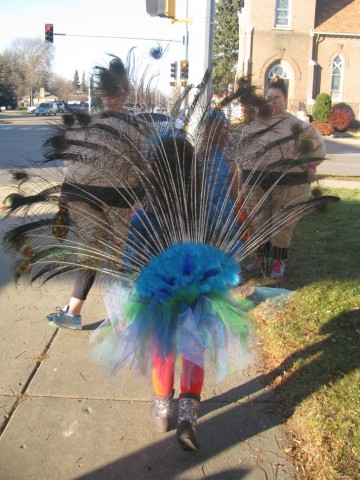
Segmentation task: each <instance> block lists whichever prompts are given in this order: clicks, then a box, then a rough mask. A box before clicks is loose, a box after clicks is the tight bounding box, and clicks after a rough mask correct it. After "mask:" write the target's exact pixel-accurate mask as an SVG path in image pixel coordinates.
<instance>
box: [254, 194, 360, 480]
mask: <svg viewBox="0 0 360 480" xmlns="http://www.w3.org/2000/svg"><path fill="white" fill-rule="evenodd" d="M325 193H331V194H335V195H338V196H339V197H340V198H341V201H340V202H339V203H337V204H335V205H333V206H332V208H331V209H330V210H329V211H328V212H327V213H323V214H319V213H312V214H310V215H308V216H305V217H304V218H303V219H302V220H301V222H300V223H299V225H298V226H297V228H296V231H295V234H294V236H293V240H292V244H291V247H290V250H289V260H288V262H287V274H286V277H285V279H284V280H283V281H282V282H281V283H280V284H279V286H280V287H282V288H287V289H290V290H294V291H296V295H294V296H293V297H292V299H291V300H290V301H289V303H288V304H287V305H286V306H285V307H284V308H283V309H282V310H281V311H280V312H279V313H278V314H277V315H275V317H273V318H268V317H260V316H259V317H258V319H257V322H258V334H259V336H260V338H261V339H262V340H263V343H264V345H265V347H264V357H265V362H266V369H267V373H268V374H269V381H270V382H272V384H273V385H274V387H276V388H277V390H278V392H279V394H280V396H281V399H282V401H281V402H280V403H279V409H280V410H281V413H282V415H283V418H284V419H286V426H287V428H288V430H289V431H290V432H291V434H292V438H293V449H292V459H293V462H294V464H295V466H296V470H297V472H298V473H297V476H298V478H299V479H314V480H332V479H348V480H355V479H360V474H359V472H360V440H359V438H360V436H359V432H360V421H359V418H360V190H351V189H327V191H326V192H325ZM252 283H256V284H261V285H272V286H274V283H272V282H270V281H269V280H268V279H267V278H265V277H263V278H257V279H255V280H252Z"/></svg>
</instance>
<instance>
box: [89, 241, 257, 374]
mask: <svg viewBox="0 0 360 480" xmlns="http://www.w3.org/2000/svg"><path fill="white" fill-rule="evenodd" d="M238 270H239V267H238V265H237V264H236V262H235V261H234V260H233V258H231V257H229V256H227V255H225V254H224V253H223V252H221V251H220V250H217V249H215V248H214V247H210V246H208V245H205V244H194V243H185V244H177V245H173V246H171V247H169V249H168V250H166V251H165V252H163V253H162V254H160V255H159V256H157V257H154V258H153V259H152V260H151V262H150V263H149V264H148V266H147V267H145V268H144V269H143V270H142V272H141V273H140V275H139V277H138V279H137V281H136V283H135V286H134V288H133V289H131V290H129V289H127V288H125V287H123V286H121V285H120V284H119V285H118V287H117V288H115V289H114V291H113V292H112V293H110V294H109V295H108V296H107V297H106V300H105V303H106V305H107V309H108V314H109V318H108V320H107V321H105V322H104V323H103V324H102V325H101V326H100V327H99V329H98V330H97V331H96V332H94V334H93V336H92V342H93V348H92V351H91V356H92V357H93V358H96V359H97V360H98V361H100V362H101V363H103V364H104V365H106V366H108V367H110V368H111V370H112V371H113V372H114V373H115V372H117V371H118V370H119V369H121V368H123V367H125V366H126V367H134V366H136V367H137V368H139V369H140V370H141V371H142V372H144V373H145V372H146V371H148V370H149V367H151V364H152V355H153V352H154V350H155V349H156V351H157V352H158V353H160V354H161V355H163V357H164V358H165V357H166V356H167V355H169V354H174V355H176V356H178V357H179V356H181V357H183V358H185V359H187V360H189V361H191V362H193V363H195V364H197V365H199V366H201V367H202V368H204V365H205V361H206V359H208V360H209V361H210V362H211V363H212V364H213V366H214V369H215V373H216V378H217V380H222V379H223V378H224V377H225V376H226V374H227V373H228V371H229V370H233V369H237V370H238V369H240V368H242V367H244V366H245V364H247V363H248V361H249V351H248V345H247V339H248V335H249V332H250V330H251V321H250V319H249V316H248V311H249V310H250V309H251V307H252V302H250V301H248V300H246V299H242V298H239V297H236V296H234V295H232V294H231V293H230V289H231V288H232V287H234V286H235V285H237V283H238V281H239V271H238Z"/></svg>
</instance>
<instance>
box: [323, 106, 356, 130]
mask: <svg viewBox="0 0 360 480" xmlns="http://www.w3.org/2000/svg"><path fill="white" fill-rule="evenodd" d="M351 121H352V117H351V112H350V111H349V110H345V109H342V108H336V107H334V108H333V109H332V110H331V112H330V115H329V118H328V122H329V123H330V125H331V126H332V127H333V128H334V129H335V130H337V131H338V132H346V130H348V128H349V127H350V124H351Z"/></svg>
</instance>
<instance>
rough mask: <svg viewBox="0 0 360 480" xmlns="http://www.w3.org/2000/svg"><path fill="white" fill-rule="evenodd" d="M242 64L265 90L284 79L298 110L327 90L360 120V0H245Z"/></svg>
mask: <svg viewBox="0 0 360 480" xmlns="http://www.w3.org/2000/svg"><path fill="white" fill-rule="evenodd" d="M237 67H238V70H237V75H242V74H250V75H252V82H253V83H254V84H256V85H257V86H259V87H260V88H261V89H264V88H265V86H266V84H267V83H268V81H269V79H271V78H273V77H274V76H275V75H279V76H280V77H282V78H284V79H285V81H286V82H287V84H288V91H289V100H288V110H289V111H291V112H292V113H294V114H298V115H299V116H303V115H304V113H305V112H307V113H311V111H312V106H313V104H314V100H315V98H316V95H317V94H318V93H321V92H326V93H329V94H330V96H331V98H332V102H333V105H335V104H336V103H340V102H344V103H346V104H348V105H349V106H351V108H352V109H353V111H354V114H355V118H356V119H359V120H360V87H359V82H360V0H301V1H300V0H244V7H243V8H242V9H241V11H240V12H239V59H238V66H237Z"/></svg>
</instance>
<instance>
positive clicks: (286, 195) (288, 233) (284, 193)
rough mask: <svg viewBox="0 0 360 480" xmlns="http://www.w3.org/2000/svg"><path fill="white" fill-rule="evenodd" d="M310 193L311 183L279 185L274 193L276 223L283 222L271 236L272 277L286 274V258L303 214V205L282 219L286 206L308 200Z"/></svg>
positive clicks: (280, 276) (273, 206) (273, 205)
mask: <svg viewBox="0 0 360 480" xmlns="http://www.w3.org/2000/svg"><path fill="white" fill-rule="evenodd" d="M309 195H310V185H309V184H302V185H293V186H291V187H289V186H282V185H277V186H276V187H275V188H274V192H273V194H272V197H273V201H272V208H273V218H274V221H273V223H274V225H277V224H280V223H283V225H282V226H281V228H279V227H278V226H276V228H275V229H274V232H273V234H272V236H271V258H272V260H273V265H272V271H271V277H272V278H282V277H283V276H284V274H285V260H286V259H287V256H288V247H289V246H290V243H291V238H292V234H293V232H294V230H295V227H296V225H297V224H298V222H299V220H300V218H301V217H302V214H303V209H302V208H301V207H299V208H296V207H295V208H294V209H293V211H292V213H291V216H290V217H289V218H287V219H285V218H284V220H282V216H283V215H284V213H283V211H284V206H291V205H292V204H298V203H301V202H304V201H306V200H307V199H308V198H309ZM286 215H287V214H286Z"/></svg>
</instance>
